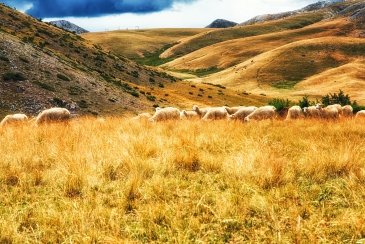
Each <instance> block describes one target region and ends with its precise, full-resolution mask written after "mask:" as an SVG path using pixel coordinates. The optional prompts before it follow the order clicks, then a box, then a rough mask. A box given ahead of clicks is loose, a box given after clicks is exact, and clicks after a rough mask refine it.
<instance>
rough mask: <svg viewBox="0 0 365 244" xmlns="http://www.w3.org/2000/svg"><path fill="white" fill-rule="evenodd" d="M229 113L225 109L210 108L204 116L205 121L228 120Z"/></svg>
mask: <svg viewBox="0 0 365 244" xmlns="http://www.w3.org/2000/svg"><path fill="white" fill-rule="evenodd" d="M228 116H229V114H228V111H227V110H226V109H225V108H224V107H217V108H210V109H208V111H207V113H206V114H205V115H204V117H203V119H202V120H204V121H209V120H220V119H228Z"/></svg>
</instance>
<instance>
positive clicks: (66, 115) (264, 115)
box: [0, 104, 365, 127]
mask: <svg viewBox="0 0 365 244" xmlns="http://www.w3.org/2000/svg"><path fill="white" fill-rule="evenodd" d="M277 115H278V113H277V111H276V108H275V107H274V106H263V107H255V106H249V107H244V106H239V107H227V106H224V107H209V108H199V107H198V106H194V107H193V109H192V110H191V111H186V110H182V111H180V110H179V109H177V108H173V107H168V108H156V111H155V113H154V115H151V114H149V113H143V114H139V115H138V116H136V117H135V118H133V119H134V120H148V121H150V122H160V121H166V120H186V119H189V120H192V119H202V120H204V121H210V120H223V119H228V120H239V121H243V122H249V121H251V120H268V119H271V120H272V119H275V118H276V117H277ZM72 117H74V116H73V115H71V113H70V111H68V110H67V109H65V108H51V109H47V110H44V111H42V112H41V113H40V114H39V115H38V116H37V117H36V118H34V119H32V120H31V121H34V122H35V123H36V124H37V125H40V124H44V123H48V122H62V121H68V120H70V119H71V118H72ZM341 117H344V118H350V117H353V108H352V107H351V106H350V105H347V106H341V105H339V104H335V105H330V106H327V107H323V106H321V105H320V104H317V105H316V106H310V107H307V108H304V109H302V108H301V107H299V106H293V107H291V108H289V110H288V114H287V116H286V120H295V119H303V118H316V119H330V120H337V119H340V118H341ZM355 118H365V110H362V111H360V112H358V113H357V114H356V116H355ZM28 120H29V118H28V116H27V115H25V114H12V115H7V116H6V117H5V118H4V119H3V120H2V121H1V123H0V127H3V126H5V125H8V124H14V123H22V122H25V121H28Z"/></svg>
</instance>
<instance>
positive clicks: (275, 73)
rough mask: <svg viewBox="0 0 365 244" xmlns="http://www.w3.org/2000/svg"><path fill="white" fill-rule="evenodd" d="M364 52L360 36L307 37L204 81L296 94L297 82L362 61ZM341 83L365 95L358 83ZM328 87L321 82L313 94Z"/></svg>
mask: <svg viewBox="0 0 365 244" xmlns="http://www.w3.org/2000/svg"><path fill="white" fill-rule="evenodd" d="M364 55H365V41H364V40H363V39H360V38H351V37H325V38H316V39H309V40H304V41H298V42H294V43H291V44H288V45H285V46H282V47H280V48H277V49H274V50H272V51H269V52H266V53H263V54H261V55H259V56H257V57H255V58H253V59H252V60H248V61H246V62H243V63H241V64H239V65H237V66H234V67H232V68H229V69H226V70H224V71H221V72H219V73H216V74H214V75H211V76H208V77H206V78H204V79H203V81H210V82H212V83H215V84H223V85H225V86H227V87H230V88H235V89H238V90H244V91H253V92H254V93H266V94H267V95H269V96H277V95H279V96H290V95H292V94H298V93H297V92H299V90H300V89H302V88H303V86H301V85H300V84H301V83H302V82H305V81H306V80H307V79H310V78H311V77H313V76H318V75H319V74H321V73H322V72H326V71H328V70H331V69H335V68H339V67H341V66H343V65H346V64H348V63H352V62H355V61H356V62H360V63H362V62H364V58H363V57H364ZM360 67H362V66H360ZM327 75H330V73H327ZM345 75H349V76H348V78H349V79H348V81H349V82H351V73H345ZM327 80H332V81H336V80H335V77H333V76H329V77H328V78H327ZM327 84H328V83H327ZM339 84H340V83H339ZM341 84H342V85H340V86H336V88H341V89H344V90H346V91H347V92H348V93H349V94H351V95H353V97H354V98H355V99H357V100H362V101H364V99H365V97H364V95H363V94H361V93H359V92H358V90H357V89H358V88H359V87H358V86H356V89H351V87H350V86H348V85H347V84H346V82H344V83H341ZM358 85H360V87H362V89H363V88H364V82H362V81H360V83H358ZM329 90H331V91H332V90H333V89H332V86H331V85H328V86H327V87H326V86H322V89H321V90H320V91H317V92H316V94H318V92H321V93H322V94H324V93H327V92H328V91H329ZM308 95H311V93H308Z"/></svg>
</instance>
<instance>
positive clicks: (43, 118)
mask: <svg viewBox="0 0 365 244" xmlns="http://www.w3.org/2000/svg"><path fill="white" fill-rule="evenodd" d="M70 119H71V113H70V111H68V110H67V109H65V108H51V109H47V110H44V111H42V112H41V113H40V114H39V115H38V116H37V118H36V124H43V123H51V122H65V121H69V120H70Z"/></svg>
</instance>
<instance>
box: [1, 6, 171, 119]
mask: <svg viewBox="0 0 365 244" xmlns="http://www.w3.org/2000/svg"><path fill="white" fill-rule="evenodd" d="M0 14H1V15H0V26H1V28H0V35H1V36H0V38H1V42H0V63H1V65H0V86H1V89H0V93H1V95H2V99H1V102H0V111H1V112H0V113H7V112H26V113H31V114H34V113H36V112H38V111H39V110H40V109H42V108H44V107H50V106H66V107H70V106H72V104H76V105H77V112H79V113H88V114H91V113H92V114H111V113H121V112H125V111H127V110H128V111H139V110H141V109H145V108H152V106H153V105H154V103H153V102H152V101H150V100H149V99H147V97H145V96H141V95H140V94H139V90H138V89H139V87H146V86H148V87H156V88H158V87H159V86H160V85H161V84H169V83H172V82H175V81H176V79H175V78H173V77H171V76H168V75H167V74H166V73H164V72H160V71H157V70H155V69H151V68H146V67H143V66H140V65H137V64H136V63H134V62H132V61H130V60H128V59H126V58H123V57H117V56H115V55H113V54H110V53H107V52H105V51H104V50H103V49H102V48H101V47H99V46H97V45H94V44H92V43H90V42H88V41H86V40H84V39H83V38H82V37H80V36H78V35H74V34H72V33H69V32H66V31H63V30H61V29H58V28H56V27H54V26H51V25H48V24H46V23H43V22H40V21H38V20H36V19H34V18H31V17H30V16H27V15H25V14H22V13H20V12H18V11H15V10H13V9H11V8H8V7H6V6H4V5H0Z"/></svg>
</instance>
